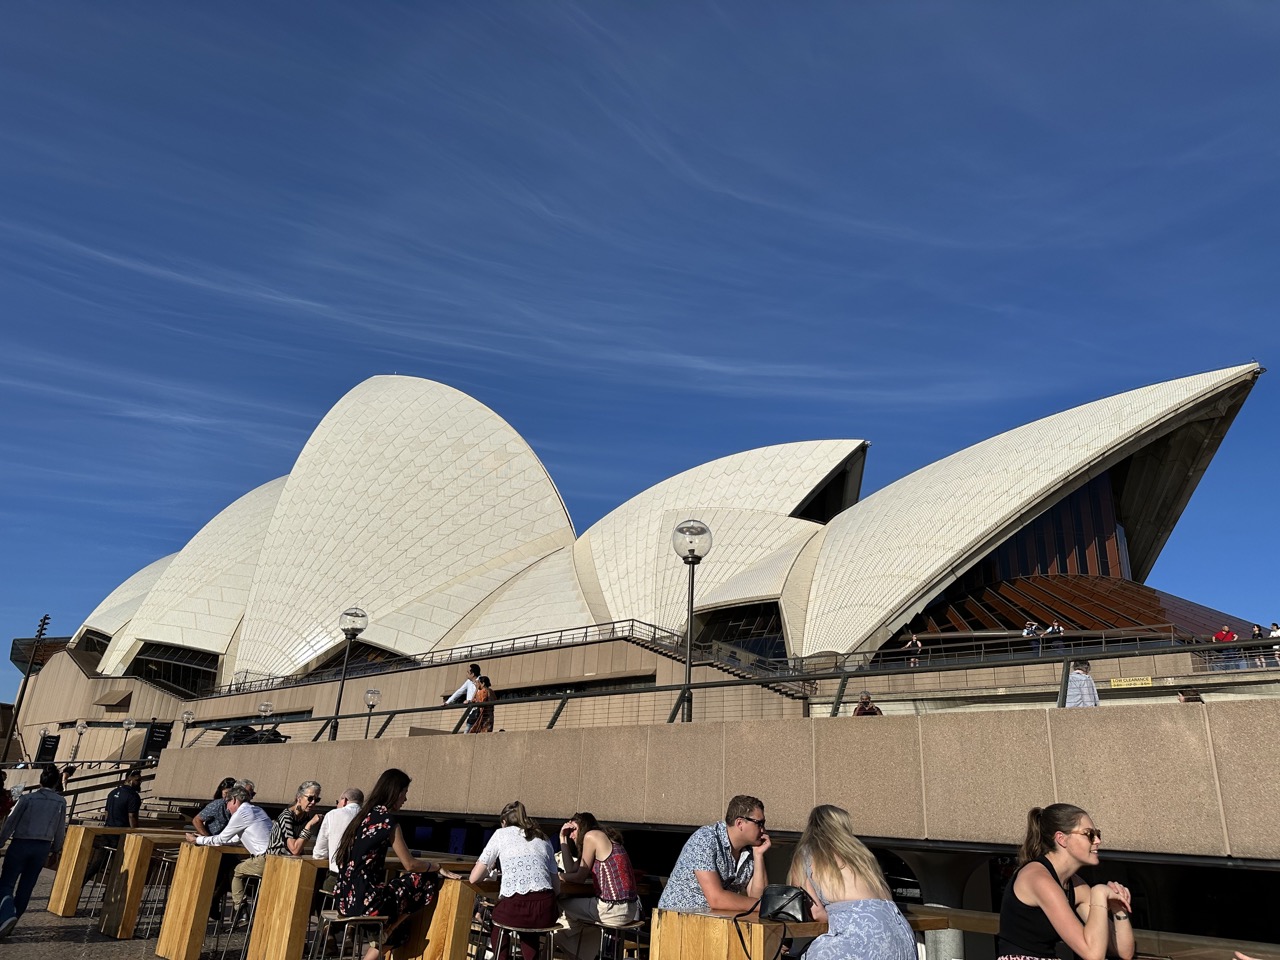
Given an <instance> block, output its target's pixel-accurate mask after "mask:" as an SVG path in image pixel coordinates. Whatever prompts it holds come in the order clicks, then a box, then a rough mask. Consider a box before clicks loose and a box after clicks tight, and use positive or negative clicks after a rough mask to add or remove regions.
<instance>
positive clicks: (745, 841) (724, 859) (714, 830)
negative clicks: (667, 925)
mask: <svg viewBox="0 0 1280 960" xmlns="http://www.w3.org/2000/svg"><path fill="white" fill-rule="evenodd" d="M768 850H769V834H768V833H766V832H765V828H764V804H763V803H761V802H760V801H759V800H757V799H756V798H755V797H748V796H743V795H739V796H736V797H734V798H733V799H732V800H730V801H729V808H728V809H727V810H726V811H725V814H724V820H723V821H722V822H718V823H709V824H707V825H706V826H705V827H699V828H698V829H697V830H696V831H695V832H694V834H693V836H691V837H690V838H689V840H688V842H686V843H685V845H684V849H683V850H681V851H680V858H679V859H678V860H676V865H675V866H674V867H672V868H671V877H670V879H669V880H667V886H666V889H665V890H663V891H662V897H661V899H659V900H658V908H659V909H661V910H674V911H676V912H678V913H703V912H705V911H706V910H732V911H734V912H736V913H740V912H742V911H743V910H750V909H751V908H752V907H754V906H755V903H756V901H757V900H759V899H760V895H761V894H762V893H764V888H765V886H766V885H767V884H768V882H769V877H768V874H767V873H766V872H765V866H764V855H765V853H767V852H768Z"/></svg>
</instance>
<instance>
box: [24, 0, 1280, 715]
mask: <svg viewBox="0 0 1280 960" xmlns="http://www.w3.org/2000/svg"><path fill="white" fill-rule="evenodd" d="M1278 61H1280V6H1278V5H1276V4H1273V3H1256V4H1255V3H1242V2H1218V3H1215V4H1156V3H1130V4H1116V3H1092V2H1081V3H1072V4H1024V3H1015V2H993V3H968V4H955V3H916V2H910V0H898V2H894V3H861V4H851V3H834V2H830V3H818V2H814V3H789V4H758V3H752V2H746V0H744V2H739V3H733V4H727V3H721V4H717V3H707V2H696V0H694V2H686V3H647V4H627V5H623V4H602V3H591V4H585V3H584V4H574V3H567V2H558V0H543V2H539V3H535V4H531V3H515V2H512V3H493V4H483V5H467V4H389V3H379V2H369V3H363V4H358V5H356V4H349V3H320V2H316V3H309V4H305V5H304V4H292V5H290V4H239V3H224V4H216V5H211V4H193V3H187V4H154V3H147V4H141V3H130V2H116V3H111V4H100V3H94V4H83V5H77V4H75V3H58V4H6V5H4V6H3V8H0V89H3V90H4V91H5V95H4V97H3V98H0V309H2V310H3V336H4V355H5V358H6V362H5V364H4V366H3V368H2V369H0V457H2V458H3V463H4V468H3V471H2V472H0V524H2V529H3V532H4V544H5V550H4V557H3V559H2V560H0V564H2V565H3V566H0V577H2V579H0V582H2V583H3V591H2V596H0V623H2V624H3V630H4V638H5V639H7V638H8V637H13V636H29V635H30V633H31V631H32V630H33V629H34V627H35V623H36V621H37V619H38V618H39V616H40V615H41V614H42V613H46V612H47V613H50V614H51V615H52V617H53V623H52V625H51V633H53V634H55V635H66V634H70V633H72V632H73V631H74V630H75V629H76V628H77V627H78V626H79V624H80V622H81V621H82V620H83V618H84V617H85V616H86V615H87V614H88V613H89V611H90V610H91V609H92V608H93V606H94V605H95V604H96V603H97V601H98V600H99V599H101V598H102V597H103V596H104V595H105V594H106V593H107V592H109V591H110V590H111V589H112V588H113V587H114V586H116V584H118V583H119V582H120V581H121V580H123V579H125V578H126V577H127V576H128V575H130V574H131V573H133V572H134V571H135V570H137V569H138V568H140V567H141V566H143V565H145V564H146V563H148V562H150V561H151V560H154V559H156V558H158V557H160V556H163V555H165V554H168V553H171V552H173V551H174V550H177V549H179V548H180V547H181V546H182V545H183V544H184V543H185V542H186V540H187V539H189V538H190V537H191V536H192V535H193V534H194V533H195V532H196V531H197V530H198V529H199V528H200V526H201V525H202V524H203V523H204V522H205V521H206V520H208V519H209V518H210V517H212V516H213V515H214V514H215V513H216V512H217V511H218V510H220V509H221V508H222V507H224V506H226V505H227V504H228V503H230V502H231V501H232V500H234V499H235V498H236V497H238V496H240V495H241V494H242V493H245V492H246V491H248V490H249V489H251V488H252V487H254V486H256V485H258V484H260V483H262V482H265V481H266V480H269V479H271V478H273V477H277V476H280V475H282V474H284V473H286V472H288V470H289V468H290V466H291V464H292V462H293V460H294V459H295V458H296V456H297V454H298V452H299V450H300V449H301V447H302V445H303V443H304V442H305V440H306V438H307V436H308V434H309V433H310V431H311V429H312V428H313V427H314V426H315V424H316V423H317V422H318V421H319V420H320V418H321V417H322V416H323V415H324V413H325V412H326V411H327V410H328V409H329V407H331V406H332V405H333V403H334V402H336V401H337V399H338V398H339V397H340V396H341V395H342V394H343V393H345V392H346V391H347V390H348V389H350V388H351V387H352V386H354V385H355V384H356V383H358V382H360V381H361V380H363V379H365V378H366V377H369V376H372V375H375V374H381V373H392V372H398V373H401V374H411V375H414V376H421V377H428V378H431V379H436V380H441V381H444V382H446V383H449V384H451V385H453V386H455V387H457V388H459V389H461V390H463V391H466V392H467V393H470V394H472V395H473V396H475V397H477V398H478V399H480V400H481V401H483V402H484V403H486V404H488V405H489V406H491V407H492V408H494V409H495V410H497V411H498V412H499V413H501V414H502V415H503V416H504V417H505V418H506V419H507V420H508V421H510V422H511V423H512V425H513V426H514V427H515V428H516V429H517V430H518V431H519V432H520V433H522V434H523V435H524V436H525V437H526V438H527V439H528V440H529V441H530V443H531V444H532V445H533V447H534V448H535V450H536V451H537V452H538V453H539V455H540V456H541V457H542V458H543V461H544V462H545V463H546V465H547V467H548V469H549V470H550V472H551V474H552V476H553V477H554V478H555V480H556V482H557V484H558V485H559V487H560V489H561V492H562V493H563V494H564V496H565V499H566V501H567V503H568V506H569V509H570V512H571V514H572V516H573V519H574V522H575V525H576V526H577V528H578V529H579V530H580V531H581V530H584V529H586V527H587V526H589V525H590V523H591V522H593V521H594V520H595V519H597V518H598V517H600V516H601V515H602V514H604V513H605V512H607V511H608V510H609V509H611V508H612V507H613V506H615V505H617V504H618V503H620V502H622V501H623V500H625V499H626V498H628V497H629V496H631V495H632V494H634V493H636V492H638V491H639V490H641V489H643V488H644V487H646V486H648V485H650V484H651V483H653V482H656V481H657V480H659V479H662V478H664V477H666V476H669V475H671V474H673V473H675V472H678V471H680V470H682V469H685V468H687V467H689V466H692V465H694V464H696V463H699V462H702V461H705V460H708V459H712V458H714V457H717V456H721V455H724V454H727V453H731V452H735V451H738V450H742V449H746V448H750V447H754V446H760V445H763V444H768V443H776V442H783V441H788V440H797V439H808V438H818V437H860V438H867V439H869V440H871V441H872V443H873V447H872V449H871V452H870V460H869V464H868V470H867V476H866V482H865V484H864V493H867V492H870V491H872V490H874V489H876V488H877V487H880V486H883V485H884V484H885V483H887V482H889V481H891V480H893V479H895V478H897V477H899V476H901V475H902V474H904V473H906V472H908V471H910V470H912V469H914V468H916V467H918V466H921V465H923V464H925V463H928V462H930V461H932V460H934V459H937V458H938V457H940V456H943V455H945V454H947V453H950V452H952V451H954V450H956V449H959V448H960V447H963V446H966V445H968V444H969V443H972V442H975V441H977V440H980V439H983V438H985V437H987V436H990V435H992V434H994V433H997V432H999V431H1001V430H1004V429H1007V428H1009V427H1012V426H1015V425H1017V424H1020V423H1023V422H1026V421H1028V420H1031V419H1035V418H1037V417H1040V416H1043V415H1046V414H1049V413H1053V412H1056V411H1058V410H1061V409H1065V408H1067V407H1070V406H1075V405H1076V404H1079V403H1083V402H1085V401H1088V400H1091V399H1095V398H1097V397H1100V396H1105V395H1108V394H1111V393H1116V392H1120V391H1122V390H1125V389H1129V388H1132V387H1136V386H1140V385H1143V384H1146V383H1151V382H1154V381H1158V380H1164V379H1169V378H1172V377H1177V376H1182V375H1186V374H1190V373H1195V372H1199V371H1202V370H1206V369H1211V368H1216V367H1222V366H1227V365H1231V364H1235V363H1240V362H1244V361H1248V360H1250V359H1257V360H1259V361H1260V362H1262V363H1263V364H1264V365H1265V364H1266V363H1267V361H1268V360H1270V361H1271V362H1273V363H1280V351H1278V350H1277V349H1276V346H1277V339H1278V337H1280V334H1278V333H1277V325H1276V322H1275V304H1276V302H1277V295H1278V294H1280V269H1277V250H1278V249H1280V244H1278V243H1277V238H1276V231H1277V227H1276V224H1277V223H1280V179H1278V178H1277V176H1276V170H1277V168H1278V165H1277V161H1278V160H1280V156H1278V154H1280V126H1278V125H1277V121H1276V110H1275V104H1276V103H1278V102H1280V72H1277V71H1276V69H1275V64H1276V63H1277V62H1278ZM1276 376H1277V375H1276V374H1274V373H1273V374H1270V375H1268V376H1264V377H1263V378H1262V379H1261V381H1260V382H1259V384H1258V386H1257V387H1256V388H1255V390H1254V393H1253V395H1252V397H1251V398H1250V400H1249V401H1248V403H1247V404H1246V405H1245V408H1244V410H1243V412H1242V413H1241V415H1240V417H1239V418H1238V419H1237V421H1236V424H1235V427H1234V428H1233V430H1232V432H1231V434H1229V435H1228V438H1227V440H1226V442H1225V443H1224V445H1223V447H1222V449H1221V450H1220V452H1219V454H1218V457H1217V459H1216V460H1215V462H1214V464H1213V466H1212V467H1211V469H1210V471H1209V473H1208V475H1207V476H1206V477H1205V479H1204V481H1203V482H1202V484H1201V486H1200V489H1199V491H1198V492H1197V494H1196V495H1195V497H1194V498H1193V500H1192V502H1191V504H1190V507H1189V508H1188V510H1187V512H1186V514H1185V515H1184V517H1183V520H1182V522H1181V524H1180V526H1179V527H1178V528H1177V530H1176V531H1175V533H1174V535H1173V537H1172V539H1171V540H1170V542H1169V544H1168V546H1167V547H1166V549H1165V552H1164V555H1163V557H1162V559H1161V561H1160V563H1159V565H1158V566H1157V567H1156V570H1155V572H1154V573H1153V574H1152V576H1151V578H1150V580H1149V582H1150V583H1151V584H1152V585H1154V586H1157V587H1160V588H1162V589H1166V590H1170V591H1172V592H1174V593H1178V594H1182V595H1184V596H1187V597H1189V598H1191V599H1194V600H1198V601H1200V602H1203V603H1206V604H1208V605H1210V606H1217V607H1220V608H1223V609H1225V610H1228V611H1232V612H1236V613H1239V614H1240V615H1241V616H1246V617H1252V618H1255V619H1265V620H1266V621H1268V622H1269V621H1270V620H1272V619H1276V618H1280V597H1276V596H1275V591H1274V583H1275V577H1274V575H1273V574H1272V572H1271V569H1270V568H1271V566H1272V563H1271V561H1270V560H1269V559H1268V558H1269V556H1270V550H1269V548H1270V546H1271V541H1272V540H1273V539H1274V533H1275V530H1276V526H1277V507H1276V498H1275V496H1274V493H1273V488H1274V486H1275V482H1276V481H1275V478H1276V475H1277V469H1280V462H1277V455H1276V451H1275V444H1274V436H1275V431H1274V427H1273V425H1274V424H1275V422H1276V419H1277V412H1278V410H1280V380H1275V379H1274V378H1275V377H1276ZM16 686H17V671H15V670H13V669H12V668H10V667H8V666H7V665H6V666H5V667H4V669H2V670H0V697H4V698H10V697H11V696H12V694H13V692H14V691H15V690H16Z"/></svg>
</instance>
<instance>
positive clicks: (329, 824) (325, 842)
mask: <svg viewBox="0 0 1280 960" xmlns="http://www.w3.org/2000/svg"><path fill="white" fill-rule="evenodd" d="M362 803H364V791H363V790H361V789H360V788H359V787H347V789H345V790H343V791H342V796H340V797H339V798H338V805H337V806H336V807H334V808H333V809H332V810H330V811H329V812H328V813H326V814H325V815H324V819H323V820H321V821H320V829H318V830H317V831H316V846H315V849H314V850H312V851H311V855H312V856H313V857H327V858H328V859H329V875H328V876H327V877H325V880H324V884H323V887H322V889H324V890H326V891H327V892H329V893H332V892H333V885H334V882H335V881H336V880H337V879H338V874H339V873H341V872H342V871H341V870H340V869H339V868H338V847H340V846H341V845H342V836H343V834H345V833H346V832H347V827H349V826H351V821H352V820H354V819H355V818H356V815H357V814H358V813H359V812H360V805H361V804H362Z"/></svg>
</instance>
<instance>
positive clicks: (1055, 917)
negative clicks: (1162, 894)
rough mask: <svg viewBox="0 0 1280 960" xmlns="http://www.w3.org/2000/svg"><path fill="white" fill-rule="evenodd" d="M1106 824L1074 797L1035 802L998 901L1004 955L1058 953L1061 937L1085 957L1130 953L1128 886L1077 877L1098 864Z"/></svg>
mask: <svg viewBox="0 0 1280 960" xmlns="http://www.w3.org/2000/svg"><path fill="white" fill-rule="evenodd" d="M1101 844H1102V831H1101V830H1099V829H1098V828H1097V827H1095V826H1094V825H1093V821H1092V820H1091V819H1090V818H1089V814H1087V813H1085V812H1084V811H1083V810H1081V809H1080V808H1079V807H1076V806H1072V805H1071V804H1069V803H1055V804H1051V805H1050V806H1047V807H1044V808H1041V807H1033V808H1032V809H1031V812H1030V813H1028V814H1027V833H1026V837H1025V838H1024V839H1023V842H1022V849H1021V850H1019V851H1018V870H1017V872H1016V873H1015V874H1014V875H1013V877H1012V878H1011V879H1010V880H1009V885H1008V886H1007V887H1005V889H1004V900H1003V901H1002V903H1001V905H1000V934H999V939H998V941H997V948H996V949H997V955H998V957H999V958H1000V960H1028V958H1033V960H1039V958H1054V957H1057V956H1058V953H1057V943H1058V941H1059V940H1061V941H1062V942H1063V943H1065V944H1066V945H1067V946H1068V947H1069V948H1070V949H1071V950H1073V951H1074V952H1075V954H1076V956H1077V957H1079V958H1080V960H1104V958H1106V957H1108V956H1115V957H1120V958H1121V960H1132V958H1133V952H1134V944H1133V925H1132V922H1131V921H1130V919H1129V913H1130V902H1129V890H1128V888H1127V887H1125V886H1122V885H1121V884H1119V883H1114V882H1113V883H1099V884H1095V885H1094V886H1090V885H1089V884H1087V883H1085V882H1084V880H1082V879H1081V878H1080V877H1078V876H1076V873H1077V871H1079V869H1080V868H1081V867H1085V866H1094V865H1096V864H1097V863H1098V849H1099V847H1100V846H1101Z"/></svg>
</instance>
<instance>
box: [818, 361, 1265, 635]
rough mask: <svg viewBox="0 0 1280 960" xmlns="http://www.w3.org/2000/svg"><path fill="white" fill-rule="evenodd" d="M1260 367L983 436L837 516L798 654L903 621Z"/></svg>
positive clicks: (1186, 381)
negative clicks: (1111, 456) (953, 578)
mask: <svg viewBox="0 0 1280 960" xmlns="http://www.w3.org/2000/svg"><path fill="white" fill-rule="evenodd" d="M1257 370H1258V365H1257V364H1245V365H1243V366H1238V367H1229V368H1227V369H1225V370H1216V371H1213V372H1211V373H1204V374H1199V375H1197V376H1193V377H1184V378H1183V379H1180V380H1170V381H1168V382H1165V383H1158V384H1155V385H1153V386H1149V387H1142V388H1141V389H1138V390H1131V391H1129V392H1128V393H1122V394H1119V395H1118V396H1114V397H1108V398H1106V399H1104V400H1098V401H1095V402H1093V403H1088V404H1085V405H1084V406H1080V407H1076V408H1074V409H1072V410H1068V411H1066V412H1064V413H1059V414H1055V415H1054V416H1051V417H1046V418H1044V419H1043V420H1037V421H1035V422H1034V423H1029V424H1026V425H1025V426H1022V427H1018V428H1016V429H1014V430H1010V431H1008V432H1007V433H1002V434H1000V435H999V436H996V437H992V438H991V439H990V440H984V441H982V442H981V443H978V444H975V445H974V446H972V447H969V448H968V449H965V450H961V451H960V452H959V453H954V454H952V455H951V456H949V457H946V458H944V459H942V460H939V461H937V462H936V463H932V464H930V465H929V466H927V467H924V468H922V469H920V470H917V471H916V472H915V473H912V474H910V475H909V476H906V477H903V478H902V479H901V480H898V481H896V482H894V483H891V484H890V485H889V486H887V487H885V488H883V489H882V490H878V491H876V492H875V493H873V494H872V495H871V496H869V497H867V498H866V499H864V500H862V501H861V502H860V503H857V504H855V505H854V506H852V507H850V508H849V509H848V510H846V511H844V512H843V513H841V514H839V515H838V516H836V517H835V518H834V519H833V520H832V521H831V523H830V524H828V527H827V533H826V538H825V542H824V543H823V547H822V551H821V553H820V555H819V557H818V564H817V568H816V570H815V572H814V576H813V582H812V584H811V585H810V590H809V606H808V618H807V621H806V625H805V636H804V644H803V649H802V650H800V651H798V652H800V653H802V654H809V653H816V652H820V651H826V650H833V651H840V652H846V651H849V650H853V649H856V648H857V647H859V646H860V645H862V644H863V643H865V642H867V641H868V640H869V639H872V638H873V637H874V636H875V634H876V633H877V631H879V630H880V629H881V628H896V627H897V626H899V625H900V623H901V621H904V620H906V619H908V618H909V617H910V615H912V614H913V613H914V612H915V608H916V607H918V605H919V603H921V602H923V601H924V600H927V599H928V598H929V596H930V595H931V594H932V593H936V589H937V587H938V585H942V584H945V583H946V582H947V578H948V577H949V576H950V575H953V574H958V573H960V572H962V571H963V570H964V569H966V568H967V566H969V565H971V564H972V563H974V562H976V561H977V560H979V559H981V557H982V556H983V555H985V553H986V552H987V551H988V550H990V549H991V548H992V547H994V546H995V544H994V543H993V542H992V538H993V537H994V536H996V535H997V534H999V533H1000V532H1001V531H1005V530H1006V528H1007V527H1008V526H1009V524H1011V523H1013V522H1015V521H1016V520H1017V519H1018V518H1020V517H1024V516H1025V515H1026V514H1027V513H1028V511H1031V510H1033V509H1034V508H1035V506H1036V505H1037V504H1039V503H1040V502H1041V501H1044V500H1045V499H1046V497H1048V496H1050V495H1052V494H1054V493H1055V492H1057V491H1059V490H1061V489H1062V487H1063V485H1064V484H1065V483H1067V482H1068V481H1070V480H1071V479H1072V478H1074V477H1078V476H1080V475H1081V474H1082V473H1083V472H1084V471H1087V470H1088V469H1089V468H1090V466H1091V465H1092V464H1095V463H1097V462H1099V461H1100V460H1102V459H1104V458H1105V457H1106V456H1107V454H1108V453H1110V452H1111V451H1113V450H1115V449H1117V448H1119V447H1120V446H1121V445H1123V444H1124V443H1126V442H1127V441H1129V440H1131V439H1132V438H1135V437H1138V436H1140V435H1142V434H1143V433H1146V432H1149V431H1154V430H1157V429H1158V428H1159V426H1160V425H1161V424H1162V423H1165V422H1166V421H1168V420H1169V419H1170V418H1171V417H1173V416H1174V415H1176V414H1177V413H1178V412H1179V411H1181V410H1183V409H1185V408H1186V407H1187V406H1189V405H1191V404H1194V403H1196V402H1198V401H1200V400H1202V399H1204V398H1205V397H1207V396H1209V395H1211V394H1213V393H1216V392H1218V391H1221V390H1224V389H1226V388H1229V387H1232V386H1234V385H1236V384H1238V383H1240V382H1241V381H1243V380H1246V379H1248V378H1249V377H1251V376H1253V375H1255V373H1256V371H1257ZM1044 505H1045V506H1046V507H1047V506H1049V504H1048V503H1045V504H1044Z"/></svg>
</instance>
